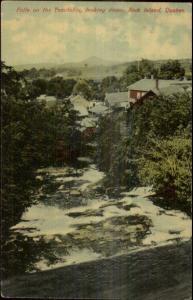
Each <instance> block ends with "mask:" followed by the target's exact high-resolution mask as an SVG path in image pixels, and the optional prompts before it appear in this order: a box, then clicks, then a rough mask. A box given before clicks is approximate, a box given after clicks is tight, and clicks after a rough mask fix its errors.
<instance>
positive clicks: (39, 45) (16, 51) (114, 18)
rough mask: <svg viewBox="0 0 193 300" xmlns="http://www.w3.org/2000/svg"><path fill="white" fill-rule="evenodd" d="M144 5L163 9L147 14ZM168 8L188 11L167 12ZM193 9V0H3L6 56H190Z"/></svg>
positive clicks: (12, 59) (22, 60)
mask: <svg viewBox="0 0 193 300" xmlns="http://www.w3.org/2000/svg"><path fill="white" fill-rule="evenodd" d="M43 8H48V9H50V11H49V12H43ZM87 8H88V9H90V10H93V11H89V12H88V11H86V9H87ZM129 8H130V10H131V9H137V8H140V10H141V11H140V12H133V13H131V12H128V10H129ZM144 8H153V9H159V8H161V13H145V12H144ZM166 8H170V9H174V8H178V9H181V10H182V9H183V10H184V11H183V12H180V13H174V12H173V13H166V12H165V9H166ZM26 9H29V10H30V11H29V12H26ZM68 9H69V10H71V12H65V10H68ZM112 9H114V11H112ZM23 10H24V11H23ZM115 10H116V11H115ZM191 12H192V6H191V4H190V3H155V2H154V3H153V2H152V3H148V2H147V3H137V2H135V3H134V2H104V1H102V2H100V1H98V2H87V1H85V2H69V1H60V2H57V1H5V2H3V3H2V19H1V20H2V59H3V60H4V61H5V62H6V63H7V64H9V65H17V64H27V63H30V64H31V63H44V62H46V63H65V62H74V61H81V60H84V59H86V58H88V57H90V56H97V57H100V58H103V59H108V60H111V61H112V60H113V61H131V60H135V59H140V58H149V59H164V58H166V59H168V58H190V57H191V29H192V28H191Z"/></svg>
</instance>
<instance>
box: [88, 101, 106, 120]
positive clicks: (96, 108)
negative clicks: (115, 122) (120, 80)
mask: <svg viewBox="0 0 193 300" xmlns="http://www.w3.org/2000/svg"><path fill="white" fill-rule="evenodd" d="M89 113H90V114H91V115H92V116H94V117H100V116H103V115H105V114H106V113H108V108H107V107H106V106H105V105H104V103H103V102H98V103H97V102H96V103H95V105H93V106H92V107H91V108H90V109H89Z"/></svg>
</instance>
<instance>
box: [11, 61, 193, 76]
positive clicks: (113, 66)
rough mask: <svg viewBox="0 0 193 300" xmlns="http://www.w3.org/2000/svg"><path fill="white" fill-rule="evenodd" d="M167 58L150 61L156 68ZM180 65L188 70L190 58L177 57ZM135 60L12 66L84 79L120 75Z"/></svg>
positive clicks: (18, 69) (20, 69) (17, 68)
mask: <svg viewBox="0 0 193 300" xmlns="http://www.w3.org/2000/svg"><path fill="white" fill-rule="evenodd" d="M168 60H169V59H164V60H154V61H152V62H153V63H154V65H155V67H156V68H158V67H159V66H160V65H161V64H163V63H165V62H166V61H168ZM178 60H179V62H180V63H181V65H182V66H183V67H184V68H185V70H186V72H188V73H189V72H190V64H191V63H192V59H190V58H187V59H178ZM136 62H137V61H131V62H122V63H120V62H115V61H108V60H104V59H102V58H99V57H96V56H92V57H89V58H87V59H85V60H83V61H81V62H72V63H61V64H54V63H40V64H25V65H17V66H14V68H15V69H16V70H17V71H22V70H24V69H28V70H29V69H31V68H36V69H37V70H39V69H42V68H45V69H51V68H54V69H55V70H56V72H57V75H58V76H62V77H64V78H79V77H81V78H85V79H102V78H104V77H106V76H116V77H121V76H122V74H123V72H124V70H125V69H126V68H127V67H128V66H129V65H131V64H133V63H136Z"/></svg>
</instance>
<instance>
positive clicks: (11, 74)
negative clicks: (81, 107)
mask: <svg viewBox="0 0 193 300" xmlns="http://www.w3.org/2000/svg"><path fill="white" fill-rule="evenodd" d="M1 95H2V116H3V118H2V135H1V136H2V145H3V147H2V180H3V184H2V187H3V189H2V225H3V233H4V234H3V236H5V235H6V234H7V232H8V229H9V228H10V226H12V225H13V224H15V223H16V222H17V221H18V220H19V218H20V216H21V214H22V213H23V211H24V210H25V208H26V207H28V206H29V205H30V204H31V201H32V195H33V193H34V191H35V189H36V187H37V181H36V180H35V172H36V170H37V168H39V167H42V166H50V165H54V164H56V163H57V159H58V157H57V144H58V142H59V141H62V142H63V146H64V147H65V146H66V147H70V146H71V145H73V148H79V146H80V138H79V137H80V136H79V131H78V130H77V126H76V114H75V112H74V111H73V110H72V108H71V105H70V103H69V102H65V103H63V104H62V105H58V104H56V105H55V106H53V107H51V108H48V107H46V105H45V104H43V103H39V102H38V101H37V100H35V98H31V96H30V93H29V90H28V84H27V83H26V82H25V80H24V78H23V77H22V76H21V75H20V74H18V73H17V72H15V71H14V70H13V69H12V68H11V67H7V66H5V65H4V64H2V89H1ZM73 150H74V149H73Z"/></svg>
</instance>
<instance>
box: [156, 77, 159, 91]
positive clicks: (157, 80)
mask: <svg viewBox="0 0 193 300" xmlns="http://www.w3.org/2000/svg"><path fill="white" fill-rule="evenodd" d="M155 88H156V90H159V79H158V78H156V80H155Z"/></svg>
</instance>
